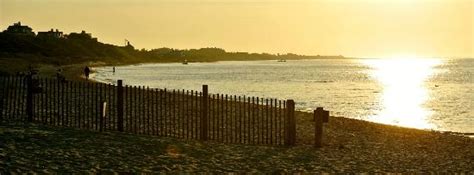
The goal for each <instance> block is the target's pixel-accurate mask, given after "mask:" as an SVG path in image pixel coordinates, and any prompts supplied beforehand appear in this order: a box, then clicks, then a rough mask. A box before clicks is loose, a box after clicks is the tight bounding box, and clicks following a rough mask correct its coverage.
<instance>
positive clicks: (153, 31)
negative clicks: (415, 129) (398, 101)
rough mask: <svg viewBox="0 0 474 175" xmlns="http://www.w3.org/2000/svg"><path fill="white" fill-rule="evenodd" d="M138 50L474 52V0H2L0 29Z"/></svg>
mask: <svg viewBox="0 0 474 175" xmlns="http://www.w3.org/2000/svg"><path fill="white" fill-rule="evenodd" d="M18 21H21V22H22V23H23V24H26V25H29V26H30V27H32V28H33V29H34V31H35V32H38V31H44V30H49V29H51V28H55V29H56V28H57V29H59V30H61V31H64V32H66V33H69V32H76V31H81V30H86V31H87V32H90V33H92V34H93V36H94V37H98V38H99V40H100V41H102V42H106V43H112V44H117V45H123V43H124V39H128V40H130V41H131V43H132V44H133V45H134V46H135V47H136V48H146V49H151V48H158V47H172V48H180V49H186V48H201V47H219V48H224V49H226V50H228V51H248V52H259V53H260V52H267V53H287V52H292V53H298V54H307V55H317V54H320V55H345V56H355V57H397V56H398V57H399V56H419V57H474V0H393V1H392V0H101V1H98V0H0V28H1V30H4V29H6V28H7V27H8V26H9V25H11V24H12V23H14V22H18Z"/></svg>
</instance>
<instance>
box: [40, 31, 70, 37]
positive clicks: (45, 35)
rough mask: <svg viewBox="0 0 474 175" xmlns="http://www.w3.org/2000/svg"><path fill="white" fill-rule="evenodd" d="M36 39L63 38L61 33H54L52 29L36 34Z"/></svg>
mask: <svg viewBox="0 0 474 175" xmlns="http://www.w3.org/2000/svg"><path fill="white" fill-rule="evenodd" d="M38 37H44V38H64V34H63V32H60V31H59V30H58V29H56V31H55V30H54V29H51V30H50V31H47V32H38Z"/></svg>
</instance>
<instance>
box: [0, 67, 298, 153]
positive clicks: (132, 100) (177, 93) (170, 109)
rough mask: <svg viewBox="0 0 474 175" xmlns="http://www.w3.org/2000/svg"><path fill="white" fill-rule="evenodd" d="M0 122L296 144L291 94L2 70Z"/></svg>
mask: <svg viewBox="0 0 474 175" xmlns="http://www.w3.org/2000/svg"><path fill="white" fill-rule="evenodd" d="M0 84H1V85H0V90H2V92H1V93H0V95H1V100H0V109H1V111H0V121H3V120H21V121H27V122H28V121H29V122H39V123H43V124H49V125H57V126H67V127H75V128H81V129H89V130H97V131H123V132H129V133H135V134H147V135H157V136H166V137H175V138H183V139H199V140H213V141H218V142H223V143H240V144H271V145H294V144H295V140H296V126H295V125H296V123H295V119H294V102H293V100H278V99H264V98H259V97H248V96H236V95H228V94H208V90H207V85H204V86H203V91H201V92H198V91H193V90H175V89H173V90H169V89H155V88H149V87H145V86H123V83H122V81H121V80H119V81H118V82H117V85H110V84H102V83H93V82H74V81H58V80H56V79H46V78H32V77H31V76H22V77H20V76H7V77H0Z"/></svg>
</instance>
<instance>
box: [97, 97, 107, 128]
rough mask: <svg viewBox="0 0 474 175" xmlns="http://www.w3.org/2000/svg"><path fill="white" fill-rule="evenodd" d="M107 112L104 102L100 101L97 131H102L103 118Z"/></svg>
mask: <svg viewBox="0 0 474 175" xmlns="http://www.w3.org/2000/svg"><path fill="white" fill-rule="evenodd" d="M106 112H107V102H105V101H102V103H101V105H100V119H99V121H100V127H99V131H101V132H102V131H103V127H104V118H105V117H106V114H107V113H106Z"/></svg>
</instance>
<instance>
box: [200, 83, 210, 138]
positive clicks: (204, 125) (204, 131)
mask: <svg viewBox="0 0 474 175" xmlns="http://www.w3.org/2000/svg"><path fill="white" fill-rule="evenodd" d="M208 96H209V94H208V89H207V85H202V102H201V140H204V141H205V140H207V139H208V119H209V116H208V113H207V112H208V100H209V97H208Z"/></svg>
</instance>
